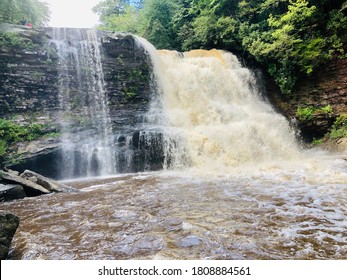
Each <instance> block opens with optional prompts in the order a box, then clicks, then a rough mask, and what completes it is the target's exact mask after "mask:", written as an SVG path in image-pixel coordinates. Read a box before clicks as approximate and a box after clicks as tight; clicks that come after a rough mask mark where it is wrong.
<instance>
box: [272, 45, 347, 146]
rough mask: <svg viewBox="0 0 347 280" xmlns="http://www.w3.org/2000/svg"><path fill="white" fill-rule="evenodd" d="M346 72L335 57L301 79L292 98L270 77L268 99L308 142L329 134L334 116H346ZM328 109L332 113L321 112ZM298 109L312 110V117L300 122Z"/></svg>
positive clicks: (343, 62)
mask: <svg viewBox="0 0 347 280" xmlns="http://www.w3.org/2000/svg"><path fill="white" fill-rule="evenodd" d="M345 49H346V50H347V47H346V46H345ZM346 73H347V58H344V59H341V58H338V57H336V58H335V59H333V60H332V61H330V62H327V63H326V64H325V65H322V66H320V68H319V69H317V70H316V71H315V72H314V73H312V75H310V76H308V77H307V76H305V77H301V78H300V79H299V81H298V83H297V85H296V87H295V89H294V91H293V96H294V98H293V96H290V97H286V96H283V95H282V94H281V93H280V92H279V89H278V87H276V85H274V83H273V81H272V80H271V78H266V79H265V80H266V84H267V85H266V87H267V92H268V96H269V98H270V100H271V102H273V104H274V105H275V106H276V107H277V108H278V109H279V110H280V111H281V112H282V113H283V114H284V115H286V116H287V117H288V118H289V119H292V120H296V122H297V125H298V128H299V130H300V132H301V136H302V137H303V139H304V140H305V141H308V142H311V141H312V140H314V139H319V138H322V137H323V136H324V135H326V133H329V132H330V131H331V128H332V125H333V124H334V122H335V120H336V117H337V116H339V115H342V114H346V113H347V75H346ZM327 106H329V107H331V110H328V111H326V112H324V110H321V109H322V108H324V107H325V108H327ZM298 108H302V109H305V108H312V115H311V116H307V118H306V119H305V118H302V119H300V118H298V114H297V112H298Z"/></svg>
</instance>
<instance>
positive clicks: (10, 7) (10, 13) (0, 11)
mask: <svg viewBox="0 0 347 280" xmlns="http://www.w3.org/2000/svg"><path fill="white" fill-rule="evenodd" d="M22 18H25V19H26V21H27V22H31V23H33V24H35V25H44V24H45V23H47V21H48V19H49V8H48V6H47V4H46V3H43V2H40V1H38V0H1V1H0V22H6V23H13V24H20V21H21V19H22Z"/></svg>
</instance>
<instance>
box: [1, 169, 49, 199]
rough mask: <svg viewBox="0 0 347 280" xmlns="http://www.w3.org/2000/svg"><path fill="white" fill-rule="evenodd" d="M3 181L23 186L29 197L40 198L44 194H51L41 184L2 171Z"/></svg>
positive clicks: (13, 173)
mask: <svg viewBox="0 0 347 280" xmlns="http://www.w3.org/2000/svg"><path fill="white" fill-rule="evenodd" d="M2 179H3V180H4V181H7V182H10V183H16V184H19V185H21V186H23V188H24V190H25V193H26V195H27V196H38V195H42V194H49V193H51V192H50V191H49V190H47V189H45V188H44V187H42V186H40V185H39V184H36V183H34V182H32V181H30V180H27V179H24V178H22V177H20V176H18V175H17V174H16V173H15V172H6V171H2Z"/></svg>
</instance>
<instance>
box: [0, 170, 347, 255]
mask: <svg viewBox="0 0 347 280" xmlns="http://www.w3.org/2000/svg"><path fill="white" fill-rule="evenodd" d="M323 173H324V172H323ZM323 173H322V172H320V173H317V174H308V173H307V170H306V171H298V170H295V171H283V170H281V169H278V170H272V171H270V170H266V172H258V173H255V174H238V175H237V174H234V175H220V176H210V175H208V174H205V175H202V174H195V175H194V174H193V173H190V172H186V173H183V172H181V173H179V172H154V173H142V174H128V175H118V176H114V177H109V178H94V179H85V180H82V181H70V182H68V183H69V184H70V185H73V186H75V187H77V188H79V189H80V190H81V191H80V192H79V193H62V194H50V195H44V196H41V197H35V198H26V199H23V200H17V201H13V202H10V203H2V204H0V211H10V212H13V213H15V214H17V215H18V216H19V217H20V220H21V222H20V227H19V229H18V230H17V233H16V236H15V238H14V241H13V244H12V249H11V253H10V258H11V259H58V260H60V259H347V219H346V217H347V183H346V182H347V181H346V174H345V173H338V174H337V173H336V172H335V173H332V171H331V172H330V171H329V174H323ZM333 175H334V177H332V176H333Z"/></svg>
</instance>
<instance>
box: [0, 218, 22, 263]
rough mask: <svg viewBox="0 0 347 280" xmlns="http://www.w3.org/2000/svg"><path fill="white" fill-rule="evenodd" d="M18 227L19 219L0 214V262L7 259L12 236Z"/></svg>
mask: <svg viewBox="0 0 347 280" xmlns="http://www.w3.org/2000/svg"><path fill="white" fill-rule="evenodd" d="M18 226H19V218H18V217H17V216H15V215H13V214H9V213H6V214H0V260H5V259H6V258H7V255H8V252H9V249H10V246H11V242H12V239H13V236H14V234H15V233H16V230H17V228H18Z"/></svg>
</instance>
